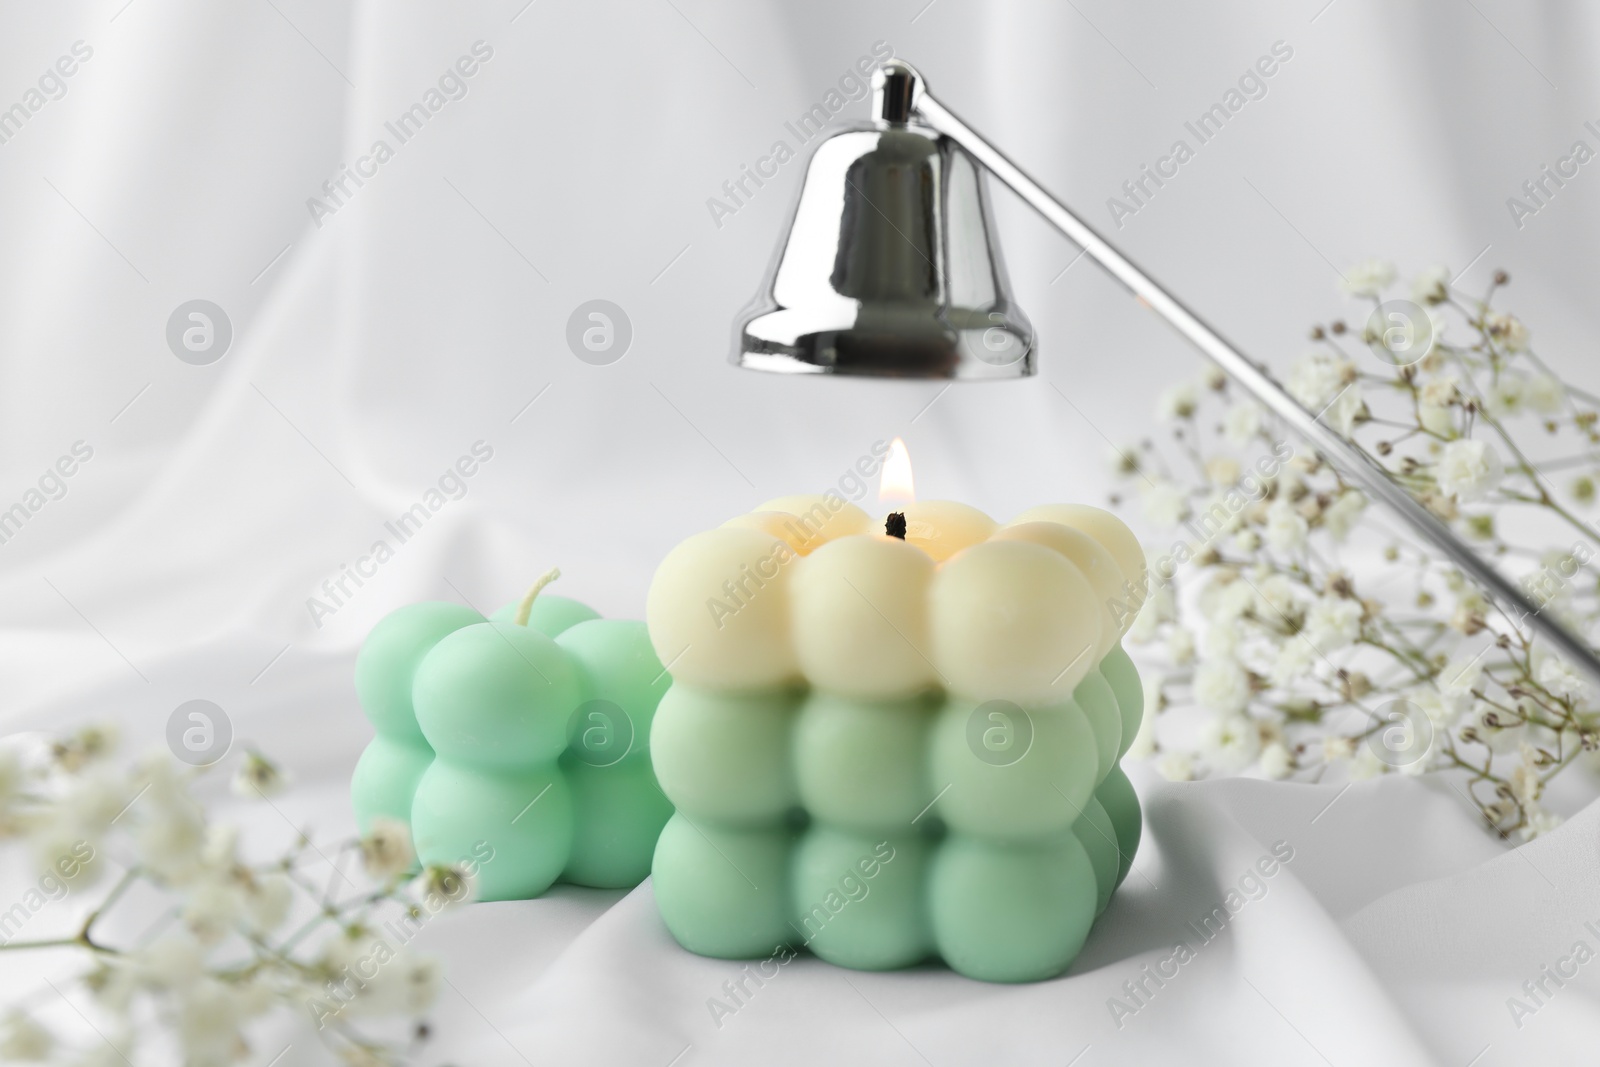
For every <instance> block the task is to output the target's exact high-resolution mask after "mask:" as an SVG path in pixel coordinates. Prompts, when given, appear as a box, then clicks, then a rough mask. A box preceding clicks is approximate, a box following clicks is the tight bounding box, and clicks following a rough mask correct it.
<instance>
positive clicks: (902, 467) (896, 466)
mask: <svg viewBox="0 0 1600 1067" xmlns="http://www.w3.org/2000/svg"><path fill="white" fill-rule="evenodd" d="M916 499H917V490H916V486H915V484H914V483H913V482H912V480H911V453H910V452H907V451H906V443H905V442H904V441H902V440H901V439H900V438H898V437H896V438H895V439H894V440H893V441H892V442H890V444H889V455H888V456H886V457H885V458H884V461H883V474H882V476H881V477H880V478H879V480H878V502H879V503H880V504H909V503H911V502H912V501H914V500H916Z"/></svg>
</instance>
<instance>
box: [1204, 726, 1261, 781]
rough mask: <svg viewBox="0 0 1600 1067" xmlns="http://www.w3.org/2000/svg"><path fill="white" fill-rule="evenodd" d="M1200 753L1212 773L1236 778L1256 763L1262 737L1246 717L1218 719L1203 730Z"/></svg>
mask: <svg viewBox="0 0 1600 1067" xmlns="http://www.w3.org/2000/svg"><path fill="white" fill-rule="evenodd" d="M1200 749H1201V752H1202V753H1203V754H1204V756H1205V760H1206V763H1207V764H1208V765H1209V766H1210V767H1211V768H1212V769H1213V770H1216V771H1221V772H1222V773H1224V774H1234V773H1237V772H1239V771H1242V770H1244V769H1245V768H1246V767H1248V766H1249V765H1250V764H1251V763H1252V762H1253V761H1254V760H1255V758H1256V756H1257V754H1258V753H1259V752H1260V751H1261V734H1260V733H1259V732H1258V731H1257V730H1256V727H1255V723H1253V722H1251V721H1250V720H1249V719H1248V718H1246V717H1245V716H1243V715H1237V714H1234V715H1219V716H1217V717H1216V718H1214V719H1212V720H1211V721H1210V722H1208V723H1206V725H1205V727H1204V728H1203V729H1202V731H1201V736H1200Z"/></svg>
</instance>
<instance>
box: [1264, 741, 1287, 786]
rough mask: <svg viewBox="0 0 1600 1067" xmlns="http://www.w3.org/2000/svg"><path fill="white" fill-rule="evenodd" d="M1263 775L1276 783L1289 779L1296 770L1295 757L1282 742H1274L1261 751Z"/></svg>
mask: <svg viewBox="0 0 1600 1067" xmlns="http://www.w3.org/2000/svg"><path fill="white" fill-rule="evenodd" d="M1260 764H1261V773H1262V774H1264V775H1266V776H1267V777H1268V778H1271V779H1273V780H1274V781H1276V780H1278V779H1282V778H1287V777H1289V773H1290V772H1291V771H1293V770H1294V756H1293V755H1292V754H1291V753H1290V752H1289V749H1288V747H1287V746H1286V745H1285V744H1284V743H1283V742H1282V741H1273V742H1271V743H1270V744H1268V745H1265V746H1264V747H1263V748H1262V749H1261V760H1260Z"/></svg>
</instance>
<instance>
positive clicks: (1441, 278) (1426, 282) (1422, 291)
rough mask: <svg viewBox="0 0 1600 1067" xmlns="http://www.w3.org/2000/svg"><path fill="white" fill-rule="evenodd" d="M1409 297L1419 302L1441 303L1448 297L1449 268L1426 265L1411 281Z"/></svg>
mask: <svg viewBox="0 0 1600 1067" xmlns="http://www.w3.org/2000/svg"><path fill="white" fill-rule="evenodd" d="M1411 299H1413V300H1415V301H1416V302H1417V303H1419V304H1442V303H1444V302H1445V301H1446V300H1449V299H1450V268H1449V267H1445V266H1437V267H1428V268H1426V269H1424V270H1422V271H1420V272H1418V274H1417V277H1416V280H1415V281H1413V282H1412V283H1411Z"/></svg>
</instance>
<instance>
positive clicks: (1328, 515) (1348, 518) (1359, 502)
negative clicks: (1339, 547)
mask: <svg viewBox="0 0 1600 1067" xmlns="http://www.w3.org/2000/svg"><path fill="white" fill-rule="evenodd" d="M1366 506H1367V498H1366V496H1364V495H1363V494H1362V492H1361V490H1359V489H1346V490H1345V491H1344V492H1343V493H1340V494H1339V499H1338V500H1335V501H1334V502H1333V503H1332V504H1331V505H1330V506H1329V507H1328V510H1326V511H1324V512H1323V513H1322V528H1323V529H1324V530H1327V531H1328V535H1329V536H1330V537H1332V538H1333V539H1334V540H1335V541H1343V540H1344V539H1345V538H1346V537H1349V536H1350V531H1351V530H1353V529H1355V526H1356V523H1357V522H1358V521H1360V519H1361V513H1362V511H1364V510H1365V509H1366Z"/></svg>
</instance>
